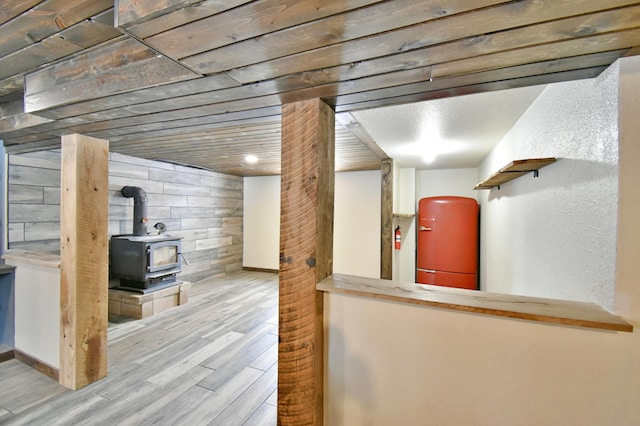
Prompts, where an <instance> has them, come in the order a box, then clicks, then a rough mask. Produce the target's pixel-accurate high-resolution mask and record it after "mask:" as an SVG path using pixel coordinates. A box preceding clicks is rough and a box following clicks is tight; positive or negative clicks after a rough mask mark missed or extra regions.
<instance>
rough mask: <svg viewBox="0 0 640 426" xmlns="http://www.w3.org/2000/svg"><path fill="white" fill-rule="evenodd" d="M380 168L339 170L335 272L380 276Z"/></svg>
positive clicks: (371, 276) (336, 205) (334, 252)
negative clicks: (359, 170) (364, 170)
mask: <svg viewBox="0 0 640 426" xmlns="http://www.w3.org/2000/svg"><path fill="white" fill-rule="evenodd" d="M380 179H381V173H380V171H377V170H376V171H366V172H343V173H336V188H335V205H334V221H333V272H335V273H340V274H350V275H358V276H361V277H370V278H380V202H381V201H380V200H381V195H380V190H381V182H380Z"/></svg>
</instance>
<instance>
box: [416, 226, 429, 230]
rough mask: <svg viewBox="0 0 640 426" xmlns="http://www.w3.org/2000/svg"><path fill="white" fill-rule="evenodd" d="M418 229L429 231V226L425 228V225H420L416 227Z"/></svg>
mask: <svg viewBox="0 0 640 426" xmlns="http://www.w3.org/2000/svg"><path fill="white" fill-rule="evenodd" d="M418 230H419V231H431V228H427V227H426V226H420V227H419V228H418Z"/></svg>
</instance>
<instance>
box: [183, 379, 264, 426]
mask: <svg viewBox="0 0 640 426" xmlns="http://www.w3.org/2000/svg"><path fill="white" fill-rule="evenodd" d="M263 374H264V372H262V371H260V370H256V369H255V368H250V367H247V368H245V369H243V370H242V371H241V372H240V373H238V374H236V375H235V376H234V377H233V379H232V380H230V381H228V382H227V383H225V384H224V386H222V387H221V388H220V389H218V390H217V391H215V392H210V396H209V397H208V398H207V399H206V400H204V401H203V402H202V404H200V405H198V406H197V407H196V408H195V409H194V410H193V411H191V412H190V413H189V414H188V415H186V416H184V417H183V418H182V419H181V421H180V422H179V424H181V425H204V424H207V423H208V422H210V421H211V420H212V419H214V418H216V417H217V416H218V415H219V414H220V413H222V412H223V411H224V410H225V409H226V408H227V407H228V406H229V405H230V404H231V403H232V402H233V401H235V400H236V399H237V398H238V397H239V396H240V395H241V394H242V393H244V392H245V391H246V390H247V389H248V388H249V387H250V386H252V385H253V384H254V383H255V382H256V381H257V380H258V379H259V378H260V377H261V376H262V375H263Z"/></svg>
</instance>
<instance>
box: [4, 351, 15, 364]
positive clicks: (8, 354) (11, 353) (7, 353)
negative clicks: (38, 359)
mask: <svg viewBox="0 0 640 426" xmlns="http://www.w3.org/2000/svg"><path fill="white" fill-rule="evenodd" d="M15 357H16V355H15V353H14V350H13V349H7V350H2V352H0V362H5V361H10V360H12V359H14V358H15Z"/></svg>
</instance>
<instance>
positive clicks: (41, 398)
mask: <svg viewBox="0 0 640 426" xmlns="http://www.w3.org/2000/svg"><path fill="white" fill-rule="evenodd" d="M277 322H278V275H277V274H273V273H265V272H246V271H244V272H238V273H236V274H233V275H231V276H227V277H224V278H216V279H207V280H203V281H200V282H198V283H194V284H193V286H192V288H191V292H190V295H189V303H187V304H186V305H183V306H179V307H176V308H173V309H170V310H169V311H166V312H163V313H161V314H159V315H155V316H152V317H150V318H146V319H143V320H120V321H114V322H110V323H109V374H108V377H107V378H105V379H102V380H100V381H98V382H96V383H93V384H91V385H89V386H87V387H85V388H83V389H80V390H78V391H75V392H73V391H70V390H67V389H65V388H63V387H62V386H60V385H58V383H57V382H55V381H54V380H52V379H50V378H48V377H46V376H44V375H42V374H40V373H38V372H37V371H35V370H33V369H32V368H30V367H28V366H27V365H25V364H23V363H21V362H20V361H17V360H10V361H6V362H4V363H1V364H0V424H9V425H47V426H49V425H92V426H93V425H152V424H154V425H181V424H185V425H190V426H197V425H225V426H229V425H275V424H276V405H277V402H276V399H277V398H276V385H277V357H278V351H277V341H278V326H277Z"/></svg>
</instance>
